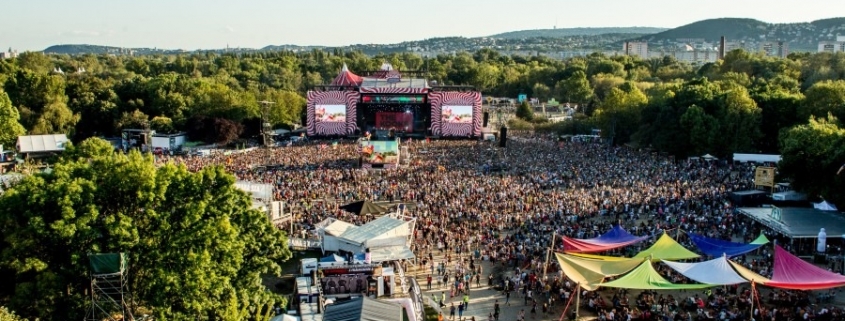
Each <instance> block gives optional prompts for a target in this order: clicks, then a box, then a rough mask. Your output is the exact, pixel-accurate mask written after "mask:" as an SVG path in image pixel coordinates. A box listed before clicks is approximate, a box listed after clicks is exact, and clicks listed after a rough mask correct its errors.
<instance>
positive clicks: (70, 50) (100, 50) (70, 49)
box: [44, 44, 187, 55]
mask: <svg viewBox="0 0 845 321" xmlns="http://www.w3.org/2000/svg"><path fill="white" fill-rule="evenodd" d="M183 52H187V51H185V50H171V49H167V50H165V49H157V48H120V47H111V46H98V45H85V44H75V45H53V46H50V47H47V49H44V53H46V54H58V55H82V54H95V55H104V54H112V55H121V54H130V53H131V54H135V55H151V54H157V53H158V54H177V53H183Z"/></svg>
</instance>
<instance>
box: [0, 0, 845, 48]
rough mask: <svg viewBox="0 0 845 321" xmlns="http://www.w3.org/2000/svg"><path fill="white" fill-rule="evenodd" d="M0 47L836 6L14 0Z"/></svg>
mask: <svg viewBox="0 0 845 321" xmlns="http://www.w3.org/2000/svg"><path fill="white" fill-rule="evenodd" d="M4 2H5V3H3V4H2V8H3V12H4V14H3V19H0V49H2V50H5V49H6V48H8V47H12V48H16V49H19V50H43V49H44V48H46V47H48V46H50V45H54V44H81V43H84V44H97V45H111V46H122V47H158V48H167V49H188V50H193V49H211V48H224V47H225V46H226V44H229V46H231V47H249V48H260V47H264V46H266V45H271V44H272V45H281V44H297V45H330V46H335V45H348V44H359V43H396V42H401V41H405V40H419V39H426V38H431V37H445V36H465V37H476V36H487V35H492V34H496V33H500V32H506V31H515V30H525V29H548V28H552V27H553V26H554V25H555V24H557V27H558V28H569V27H628V26H648V27H668V28H671V27H677V26H681V25H684V24H687V23H691V22H694V21H698V20H703V19H709V18H720V17H742V18H754V19H758V20H762V21H766V22H775V23H782V22H804V21H812V20H818V19H824V18H830V17H831V16H832V15H835V14H840V15H845V12H842V11H839V12H837V11H836V10H834V8H833V7H835V6H836V5H834V4H835V3H837V1H834V0H802V1H794V0H780V1H772V0H765V1H764V0H705V1H701V0H699V1H687V0H633V1H632V0H518V1H515V0H508V1H505V0H485V1H482V0H423V1H407V0H403V1H396V0H394V1H381V0H355V1H349V0H345V1H344V0H322V1H305V0H298V1H292V0H276V1H270V0H243V1H231V0H230V1H219V0H203V1H200V0H168V1H165V0H143V1H142V0H134V1H126V0H19V1H13V0H9V1H4Z"/></svg>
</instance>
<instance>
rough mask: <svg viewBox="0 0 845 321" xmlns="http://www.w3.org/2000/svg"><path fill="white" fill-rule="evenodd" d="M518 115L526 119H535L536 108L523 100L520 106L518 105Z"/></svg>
mask: <svg viewBox="0 0 845 321" xmlns="http://www.w3.org/2000/svg"><path fill="white" fill-rule="evenodd" d="M516 117H518V118H520V119H523V120H526V121H531V120H532V119H534V109H533V108H531V105H530V104H528V102H527V101H523V102H522V103H521V104H519V106H518V107H516Z"/></svg>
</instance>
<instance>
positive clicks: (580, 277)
mask: <svg viewBox="0 0 845 321" xmlns="http://www.w3.org/2000/svg"><path fill="white" fill-rule="evenodd" d="M555 257H556V258H557V261H558V263H560V267H561V270H563V274H565V275H566V276H567V277H569V279H570V280H572V281H574V282H575V283H578V285H580V286H581V287H582V288H584V289H585V290H589V291H593V290H595V289H597V288H598V287H599V285H600V283H601V282H602V281H604V279H605V278H606V277H609V276H616V275H620V274H624V273H627V272H628V271H631V270H632V269H634V268H635V267H637V265H639V264H640V263H641V262H642V261H643V260H642V259H622V260H619V261H604V260H593V259H586V258H581V257H577V256H572V255H566V254H561V253H555Z"/></svg>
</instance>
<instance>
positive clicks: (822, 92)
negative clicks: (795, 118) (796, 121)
mask: <svg viewBox="0 0 845 321" xmlns="http://www.w3.org/2000/svg"><path fill="white" fill-rule="evenodd" d="M805 96H806V97H805V99H804V106H802V107H801V112H800V113H799V115H800V116H802V118H803V119H806V118H809V117H810V116H815V117H824V116H825V115H827V114H828V113H831V114H833V116H835V117H836V118H837V119H845V80H836V81H831V80H827V81H822V82H818V83H816V84H814V85H813V86H812V87H810V89H807V92H806V93H805Z"/></svg>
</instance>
